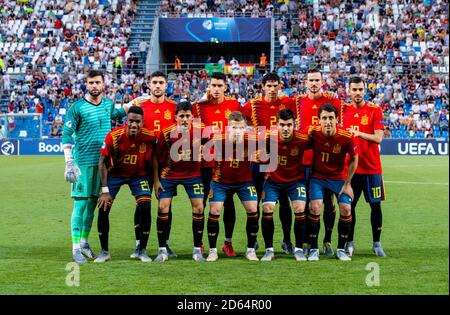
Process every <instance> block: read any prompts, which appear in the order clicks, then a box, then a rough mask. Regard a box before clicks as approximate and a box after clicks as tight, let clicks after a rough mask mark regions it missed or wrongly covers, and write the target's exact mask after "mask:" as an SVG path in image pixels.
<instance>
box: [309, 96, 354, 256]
mask: <svg viewBox="0 0 450 315" xmlns="http://www.w3.org/2000/svg"><path fill="white" fill-rule="evenodd" d="M337 116H338V110H337V109H336V108H335V107H334V106H333V105H332V104H327V103H325V104H323V105H322V106H320V108H319V122H320V126H315V127H312V131H311V138H312V148H313V152H314V153H313V166H312V175H311V183H310V187H309V189H310V200H311V207H310V211H311V213H310V216H309V217H308V220H309V222H310V229H309V231H308V234H309V244H310V245H311V249H310V251H309V256H308V261H317V260H319V250H318V247H317V246H318V245H317V236H318V234H319V229H320V221H319V220H320V210H321V209H322V205H323V198H324V190H325V189H329V190H331V191H332V192H333V193H334V194H335V195H336V196H337V199H338V202H339V212H340V216H339V224H338V233H339V238H338V246H337V251H336V258H338V259H339V260H342V261H349V260H351V258H350V256H348V254H346V253H345V243H346V242H347V238H348V234H349V231H350V228H351V224H352V214H351V204H352V199H353V189H352V187H351V184H350V183H351V180H352V177H353V175H354V174H355V171H356V168H357V166H358V146H357V143H356V140H355V137H353V136H352V134H351V133H350V132H348V131H346V130H345V129H344V128H342V127H339V126H337V123H338V119H337V118H338V117H337ZM347 154H348V155H349V156H350V159H349V161H348V173H347V172H346V168H345V166H346V165H345V164H346V155H347Z"/></svg>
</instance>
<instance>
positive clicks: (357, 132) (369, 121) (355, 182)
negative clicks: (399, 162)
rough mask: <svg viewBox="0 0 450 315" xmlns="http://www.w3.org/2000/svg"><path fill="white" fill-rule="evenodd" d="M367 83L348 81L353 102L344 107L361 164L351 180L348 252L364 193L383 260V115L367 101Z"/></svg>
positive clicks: (355, 79)
mask: <svg viewBox="0 0 450 315" xmlns="http://www.w3.org/2000/svg"><path fill="white" fill-rule="evenodd" d="M365 93H366V87H365V82H364V80H363V79H362V78H361V77H357V76H355V77H352V78H350V80H349V94H350V98H351V103H350V104H348V105H346V106H344V119H343V124H344V128H346V129H347V130H348V131H350V132H351V133H352V134H353V135H354V136H355V137H357V138H358V146H359V152H360V153H359V162H358V168H357V169H356V173H355V175H354V176H353V178H352V187H353V191H354V194H355V198H354V199H353V201H352V218H353V221H352V227H351V229H350V233H349V236H348V241H347V243H346V248H345V249H346V252H347V254H348V255H349V256H352V255H353V252H354V250H355V244H354V242H353V235H354V232H355V223H356V205H357V204H358V200H359V198H360V196H361V193H362V192H364V198H365V200H366V202H368V203H369V205H370V209H371V212H370V223H371V225H372V239H373V245H372V249H373V251H374V252H375V255H377V256H380V257H384V256H386V254H385V253H384V250H383V247H382V246H381V242H380V236H381V226H382V213H381V201H383V200H384V197H385V194H384V185H383V178H382V168H381V157H380V150H379V147H378V145H379V144H380V143H381V141H382V140H383V133H384V124H383V113H382V111H381V109H380V107H379V106H377V105H376V104H373V103H368V102H366V101H365V100H364V95H365Z"/></svg>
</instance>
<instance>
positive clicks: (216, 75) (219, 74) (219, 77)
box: [211, 72, 227, 82]
mask: <svg viewBox="0 0 450 315" xmlns="http://www.w3.org/2000/svg"><path fill="white" fill-rule="evenodd" d="M211 79H216V80H223V82H227V76H226V75H225V74H223V73H222V72H213V73H212V74H211Z"/></svg>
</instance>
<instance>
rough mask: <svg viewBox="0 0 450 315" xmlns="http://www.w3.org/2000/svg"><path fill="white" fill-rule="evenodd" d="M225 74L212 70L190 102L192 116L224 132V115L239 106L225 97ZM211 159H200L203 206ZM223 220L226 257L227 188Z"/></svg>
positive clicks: (230, 217)
mask: <svg viewBox="0 0 450 315" xmlns="http://www.w3.org/2000/svg"><path fill="white" fill-rule="evenodd" d="M226 90H227V84H226V76H225V74H223V73H221V72H213V74H212V75H211V78H210V82H209V84H208V87H207V91H206V94H205V96H204V97H203V98H202V99H201V100H199V101H198V102H197V103H196V104H194V108H193V109H194V117H196V118H200V119H201V121H202V123H203V125H204V126H206V127H212V129H213V130H212V131H213V132H214V133H221V134H223V133H224V132H225V128H226V127H227V124H228V116H229V115H230V113H231V112H234V111H237V110H238V109H239V108H240V105H239V103H238V101H237V100H236V99H234V98H231V97H226V96H225V92H226ZM213 168H214V161H202V168H201V173H202V182H203V187H204V189H205V196H204V199H203V207H205V208H206V202H207V200H208V195H209V190H210V183H211V180H212V176H213ZM223 223H224V227H225V229H224V230H225V240H224V243H223V246H222V251H223V252H224V253H225V255H227V256H229V257H234V256H236V253H235V251H234V248H233V242H232V239H233V231H234V226H235V223H236V208H235V206H234V201H233V194H232V193H231V192H230V193H229V194H228V195H227V197H226V198H225V201H224V211H223Z"/></svg>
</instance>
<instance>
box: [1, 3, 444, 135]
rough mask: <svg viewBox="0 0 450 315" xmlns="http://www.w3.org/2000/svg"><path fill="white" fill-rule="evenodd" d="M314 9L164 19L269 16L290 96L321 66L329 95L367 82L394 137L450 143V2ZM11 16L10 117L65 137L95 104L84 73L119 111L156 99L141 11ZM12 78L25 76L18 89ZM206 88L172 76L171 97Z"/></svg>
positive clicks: (6, 18)
mask: <svg viewBox="0 0 450 315" xmlns="http://www.w3.org/2000/svg"><path fill="white" fill-rule="evenodd" d="M119 2H120V3H119ZM312 3H313V2H312V1H292V0H291V1H270V0H259V1H256V0H255V1H250V0H239V1H233V0H223V1H198V0H197V1H195V0H191V1H180V0H177V1H175V0H170V1H162V8H161V12H162V13H168V14H180V16H181V14H187V13H199V10H200V12H210V13H214V14H215V15H219V16H221V15H224V14H225V15H226V14H234V15H237V12H240V13H242V12H244V13H245V12H251V13H252V12H255V13H254V14H253V16H256V10H258V16H266V12H268V11H269V12H271V14H272V13H273V14H274V16H275V20H276V21H275V26H276V33H277V37H278V38H279V39H280V38H281V39H282V40H281V41H280V43H285V44H284V45H280V49H281V58H280V60H279V62H278V63H277V65H276V68H275V70H276V71H277V72H278V74H279V75H280V77H281V78H282V81H283V85H284V89H283V92H284V93H285V94H287V95H293V96H295V95H298V94H299V93H302V92H304V90H305V87H304V74H305V71H306V70H307V68H308V67H309V66H310V65H311V64H318V65H320V66H321V67H322V68H323V70H324V73H325V77H324V79H325V86H324V88H325V89H326V90H330V91H334V92H336V93H337V94H338V95H339V97H340V98H341V100H342V101H346V100H348V95H347V91H346V90H347V87H348V78H349V77H350V75H352V74H360V75H361V76H362V77H363V78H364V79H366V80H367V82H368V95H367V98H368V99H369V100H372V101H374V102H375V103H377V104H379V105H380V106H382V108H383V112H384V115H385V121H386V126H388V127H389V129H388V130H387V132H386V136H388V137H389V136H393V137H440V136H447V135H448V119H449V117H448V92H449V90H448V77H447V75H446V74H443V73H442V72H445V71H442V69H443V68H446V69H448V44H449V40H448V17H447V13H446V12H447V10H448V3H447V2H444V1H386V2H385V1H365V0H364V1H362V0H361V1H343V2H340V1H320V2H319V3H318V7H317V11H316V12H315V11H314V6H313V5H312ZM36 4H39V5H40V8H36V7H35V6H36ZM0 13H1V14H2V15H1V25H2V26H3V25H4V26H6V27H2V28H1V29H0V37H1V42H2V44H1V45H2V47H6V45H8V47H13V46H15V51H13V52H11V50H10V51H9V53H5V52H4V51H5V49H3V54H2V55H1V59H0V65H1V68H2V73H3V76H2V77H3V78H2V79H3V86H2V87H3V89H4V90H5V92H7V93H10V102H9V105H8V108H7V111H8V112H18V113H21V112H24V113H26V112H38V113H43V117H44V121H45V123H44V125H45V126H47V128H46V130H45V134H46V135H49V136H55V135H56V136H58V135H59V134H60V131H61V130H59V132H58V128H57V127H58V123H57V122H54V121H53V120H52V119H54V118H55V117H56V116H57V115H58V114H60V115H61V116H62V117H64V114H65V111H66V109H67V108H68V107H69V106H70V104H72V103H73V102H74V100H75V99H77V98H79V97H80V96H81V95H83V94H84V92H85V85H84V83H83V79H84V78H85V73H84V72H83V70H84V71H86V70H87V69H88V68H93V69H103V70H105V74H106V77H105V82H106V86H107V93H106V96H107V97H109V98H111V99H113V100H114V101H115V103H116V104H124V103H126V102H128V101H129V100H131V99H133V98H135V97H137V96H139V95H142V94H143V93H147V92H148V88H147V87H146V84H145V82H144V81H145V78H144V74H143V73H140V72H139V71H136V65H137V63H138V57H137V56H134V54H132V53H131V51H130V50H128V48H127V39H128V37H129V35H130V32H131V28H130V25H131V21H132V19H133V17H134V15H135V13H136V1H135V0H128V1H125V2H122V1H112V3H108V2H105V1H100V2H99V3H97V2H95V1H83V0H81V1H66V0H62V1H61V0H58V1H56V2H51V3H43V4H41V2H40V1H35V0H30V1H27V0H23V1H19V5H17V2H16V1H1V2H0ZM18 23H19V24H20V23H24V28H23V31H22V32H20V31H19V32H14V31H13V30H15V29H14V27H15V25H16V24H18ZM19 30H20V29H19ZM284 38H285V39H284ZM286 52H287V53H286ZM294 52H295V53H294ZM291 56H292V58H291ZM255 63H256V61H255ZM9 68H14V69H17V68H19V69H20V71H19V74H18V75H17V77H16V78H15V80H13V79H12V78H11V77H12V76H13V75H12V74H9V73H8V72H9V71H8V69H9ZM22 70H23V71H22ZM262 75H263V73H258V72H256V73H255V75H254V76H251V77H244V76H229V77H228V82H227V83H228V86H229V94H230V95H233V96H234V97H236V98H237V99H238V100H239V102H240V103H241V104H243V103H245V102H246V101H248V100H249V99H250V98H252V97H254V96H256V94H257V93H259V91H260V86H261V82H260V78H261V76H262ZM206 81H207V75H206V72H205V71H192V72H186V73H182V72H178V73H170V74H169V88H168V90H167V92H168V96H169V97H170V98H172V99H174V100H179V99H183V98H184V99H185V98H190V99H191V100H193V99H197V98H198V97H199V96H200V95H202V94H203V93H204V91H205V88H206V85H207V82H206ZM50 114H51V115H50ZM49 117H50V118H49ZM50 122H52V123H51V124H50Z"/></svg>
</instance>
